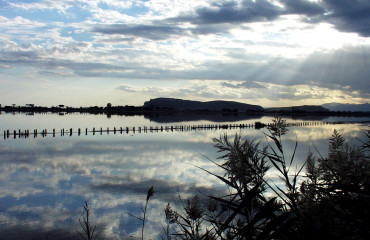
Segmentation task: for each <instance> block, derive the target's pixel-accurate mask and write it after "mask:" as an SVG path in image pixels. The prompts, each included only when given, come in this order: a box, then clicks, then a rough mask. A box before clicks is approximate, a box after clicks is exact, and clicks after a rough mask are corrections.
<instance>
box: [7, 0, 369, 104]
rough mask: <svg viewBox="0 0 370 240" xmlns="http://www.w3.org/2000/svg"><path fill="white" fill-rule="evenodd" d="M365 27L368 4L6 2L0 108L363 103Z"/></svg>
mask: <svg viewBox="0 0 370 240" xmlns="http://www.w3.org/2000/svg"><path fill="white" fill-rule="evenodd" d="M369 16H370V2H369V1H366V0H359V1H356V4H355V3H354V2H353V1H350V0H345V1H332V0H322V1H309V0H294V1H293V0H260V1H252V0H235V1H233V0H230V1H227V2H219V1H213V0H207V1H199V0H189V1H180V0H148V1H133V0H127V1H122V0H76V1H72V0H60V1H52V0H38V1H6V0H3V1H0V20H1V21H0V77H1V79H2V80H1V82H0V84H1V88H0V104H3V105H6V104H11V103H18V102H19V104H20V102H27V103H30V102H34V103H35V104H40V105H45V103H50V104H54V105H56V104H61V102H63V101H68V102H70V105H73V106H80V105H91V104H90V102H94V104H95V105H96V104H99V105H105V104H106V103H107V102H111V103H112V104H115V105H126V104H132V105H141V104H143V102H144V101H146V100H148V99H150V98H155V97H181V98H184V99H194V100H204V101H208V100H215V99H222V100H233V101H240V102H245V103H253V102H255V101H258V102H260V103H261V105H262V106H263V107H268V106H287V105H292V104H298V103H299V104H322V103H328V102H334V101H336V102H342V103H365V102H369V100H370V94H369V92H370V91H369V90H370V89H369V88H370V87H369V84H368V76H370V70H369V69H370V68H369V66H370V63H369V59H370V40H369V36H370V30H369V27H368V26H369V25H370V17H369ZM354 17H355V18H356V19H353V18H354ZM41 79H44V80H45V81H47V82H48V83H50V84H49V85H44V88H45V89H47V90H45V92H44V93H43V94H40V95H39V96H38V97H35V95H34V94H22V96H19V95H18V93H23V92H27V91H26V90H27V88H26V87H25V86H23V85H21V83H24V82H28V83H34V84H37V83H38V81H41ZM90 81H91V82H94V84H89V82H90ZM10 82H11V83H12V84H14V85H16V86H18V88H19V89H22V88H25V89H23V90H17V91H15V92H14V88H9V86H10V84H9V83H10ZM67 83H68V84H67ZM48 86H49V87H48ZM66 86H68V87H69V88H71V91H70V93H69V94H68V98H67V97H64V95H63V94H65V91H59V90H60V89H65V87H66ZM77 86H78V87H77ZM271 86H273V87H271ZM10 89H11V90H10ZM76 89H79V90H81V94H79V91H77V90H76ZM100 89H105V90H104V91H100ZM62 92H63V94H62ZM84 92H86V93H89V94H84ZM103 92H104V93H103ZM267 92H268V93H269V94H268V95H266V93H267ZM41 96H42V97H41ZM93 96H99V100H96V99H94V97H93ZM20 97H21V98H22V99H21V100H20V99H19V98H20ZM63 99H64V100H63Z"/></svg>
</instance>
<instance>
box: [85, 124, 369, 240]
mask: <svg viewBox="0 0 370 240" xmlns="http://www.w3.org/2000/svg"><path fill="white" fill-rule="evenodd" d="M274 123H275V125H274V126H270V127H269V131H268V133H266V134H265V135H266V138H267V139H269V140H270V141H268V142H269V143H268V144H267V146H265V147H262V146H261V144H260V143H259V142H255V141H253V140H249V139H244V138H242V137H241V136H240V135H236V136H235V137H234V139H233V140H232V139H230V138H229V137H228V136H227V135H225V136H221V137H220V138H218V139H214V142H215V147H216V148H217V149H218V151H219V152H220V153H222V156H221V157H220V160H221V162H222V163H216V162H214V164H216V165H218V166H219V167H220V168H222V169H223V170H224V172H225V174H224V175H223V176H219V175H215V174H213V173H211V172H209V171H207V170H206V169H203V170H204V171H205V172H207V174H211V175H214V176H215V177H216V178H217V179H218V180H220V181H222V182H224V183H225V184H226V185H227V186H228V190H229V191H228V194H226V195H225V196H208V202H207V203H204V202H203V201H201V200H200V198H199V197H198V196H194V197H193V198H191V199H188V200H187V202H186V203H185V204H184V206H183V209H173V207H172V206H171V204H170V203H168V204H167V205H166V207H165V210H164V211H165V216H166V222H167V226H166V227H163V234H162V236H161V238H162V239H368V237H369V236H370V228H369V226H370V219H369V216H370V212H369V211H370V165H369V160H370V159H369V146H370V131H368V132H365V133H364V135H365V138H366V140H363V141H362V144H361V146H351V145H349V144H347V143H346V142H345V139H343V137H342V136H341V135H340V133H338V132H336V131H334V132H333V134H332V137H331V138H330V142H329V153H328V156H327V157H323V156H321V155H320V153H318V152H317V153H316V154H313V153H310V154H308V156H307V159H306V161H305V164H304V165H303V166H301V167H300V168H298V169H296V170H292V169H293V168H294V166H295V159H294V158H295V150H296V148H297V145H296V146H295V148H294V151H293V152H292V153H288V154H287V153H285V152H284V148H283V146H282V144H283V143H282V136H283V135H284V134H285V133H286V131H287V129H286V127H285V120H283V119H282V118H279V117H277V118H275V120H274ZM287 155H289V157H288V156H287ZM315 155H318V156H315ZM303 170H305V171H303ZM271 171H274V173H275V172H277V175H278V177H279V179H280V181H278V182H273V181H271V180H269V177H268V176H267V173H269V172H271ZM302 172H305V174H303V173H302ZM153 193H154V191H153V187H152V188H150V189H149V191H148V195H147V199H146V204H145V208H143V217H136V218H138V219H140V220H141V221H142V223H143V225H142V235H141V236H138V237H139V238H141V239H144V238H145V237H144V236H145V234H144V227H145V217H146V216H145V213H146V209H147V207H148V202H149V201H150V199H151V198H152V196H153ZM84 207H85V213H84V214H85V217H84V218H83V221H82V222H81V226H82V228H83V229H84V231H83V232H82V235H81V237H83V238H84V239H88V240H90V239H95V238H94V234H91V233H94V232H93V230H94V228H93V227H92V226H91V225H90V223H89V221H88V218H86V214H87V215H88V214H89V212H88V211H86V209H88V206H87V205H86V206H84ZM133 217H135V216H133Z"/></svg>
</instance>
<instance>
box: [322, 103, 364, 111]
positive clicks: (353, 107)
mask: <svg viewBox="0 0 370 240" xmlns="http://www.w3.org/2000/svg"><path fill="white" fill-rule="evenodd" d="M322 106H323V107H325V108H327V109H329V110H330V111H340V112H370V104H369V103H364V104H341V103H326V104H323V105H322Z"/></svg>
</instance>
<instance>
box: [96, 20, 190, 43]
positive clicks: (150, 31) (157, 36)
mask: <svg viewBox="0 0 370 240" xmlns="http://www.w3.org/2000/svg"><path fill="white" fill-rule="evenodd" d="M91 31H92V32H94V33H101V34H120V35H126V36H136V37H143V38H146V39H151V40H165V39H169V38H171V37H173V36H184V35H186V31H185V30H183V29H182V28H179V27H177V26H170V25H127V24H105V25H103V24H100V25H96V26H94V27H93V28H92V30H91Z"/></svg>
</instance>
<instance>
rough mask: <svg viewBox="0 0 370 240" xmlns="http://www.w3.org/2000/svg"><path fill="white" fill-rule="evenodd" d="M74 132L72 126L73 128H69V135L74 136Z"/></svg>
mask: <svg viewBox="0 0 370 240" xmlns="http://www.w3.org/2000/svg"><path fill="white" fill-rule="evenodd" d="M72 133H73V130H72V128H71V129H69V136H70V137H71V136H72Z"/></svg>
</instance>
